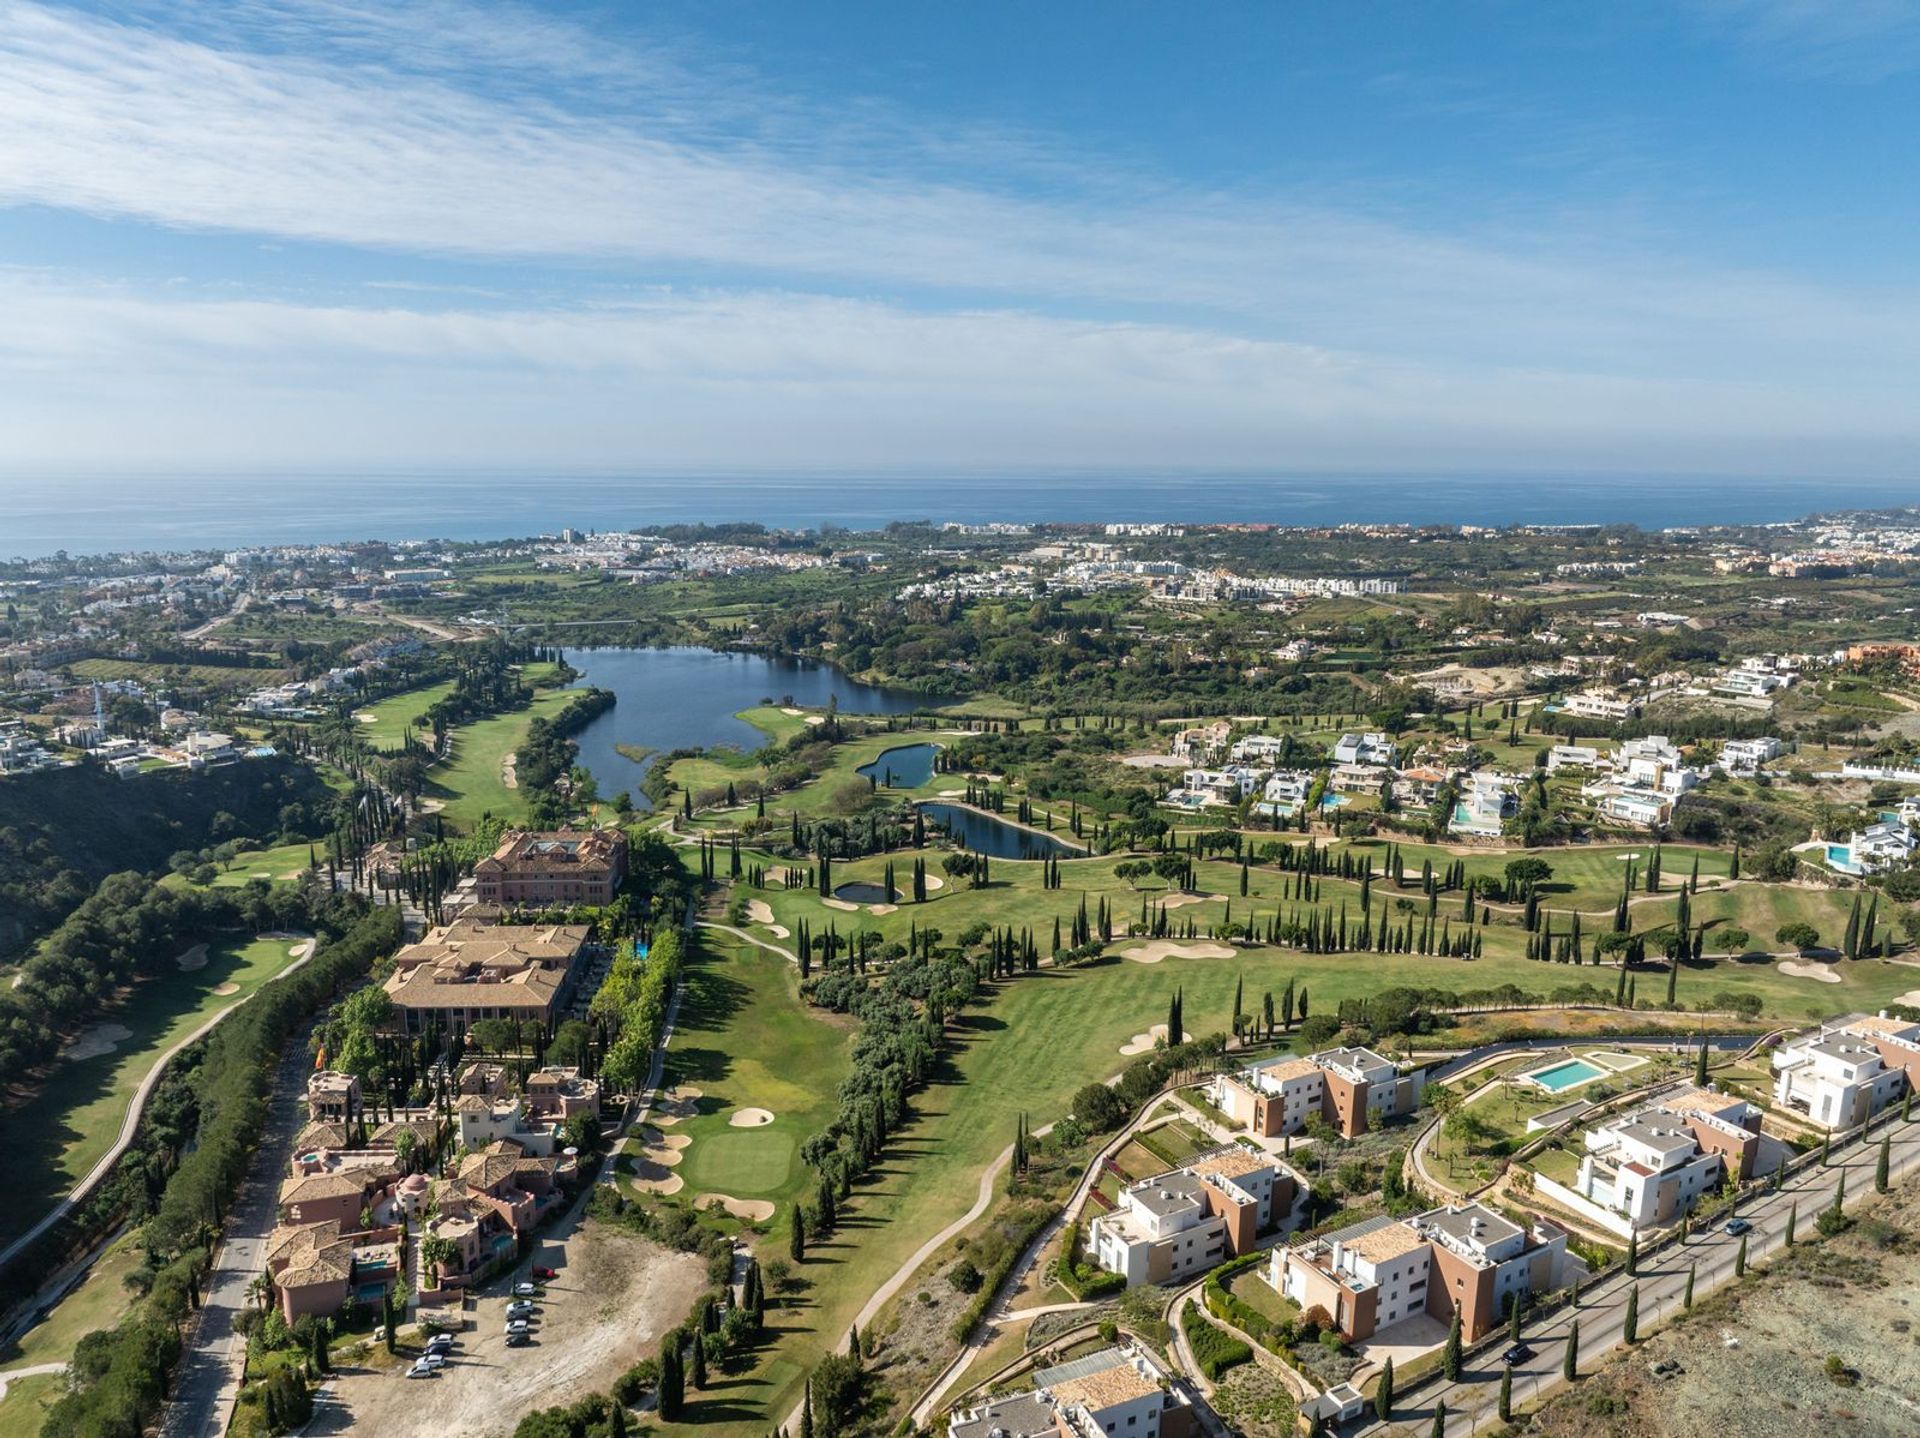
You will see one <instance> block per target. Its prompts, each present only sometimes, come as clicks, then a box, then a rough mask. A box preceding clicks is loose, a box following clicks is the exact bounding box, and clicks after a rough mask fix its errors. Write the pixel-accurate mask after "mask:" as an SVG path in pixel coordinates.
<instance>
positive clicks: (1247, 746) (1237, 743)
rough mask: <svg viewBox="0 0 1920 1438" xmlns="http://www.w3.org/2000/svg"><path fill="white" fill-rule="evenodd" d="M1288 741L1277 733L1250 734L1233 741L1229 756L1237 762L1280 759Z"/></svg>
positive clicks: (1260, 761)
mask: <svg viewBox="0 0 1920 1438" xmlns="http://www.w3.org/2000/svg"><path fill="white" fill-rule="evenodd" d="M1286 747H1287V741H1286V740H1284V739H1282V738H1280V737H1279V736H1278V735H1275V734H1248V735H1245V736H1243V737H1242V738H1239V739H1236V740H1234V741H1233V747H1232V748H1231V749H1229V750H1228V751H1227V758H1228V759H1230V760H1232V761H1233V762H1234V763H1236V764H1258V763H1262V762H1271V761H1273V760H1275V759H1278V758H1279V757H1280V755H1281V752H1282V751H1283V750H1285V748H1286Z"/></svg>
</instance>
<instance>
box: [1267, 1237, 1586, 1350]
mask: <svg viewBox="0 0 1920 1438" xmlns="http://www.w3.org/2000/svg"><path fill="white" fill-rule="evenodd" d="M1566 1252H1567V1233H1566V1230H1565V1229H1563V1228H1561V1227H1560V1226H1559V1225H1558V1224H1555V1223H1552V1222H1550V1221H1548V1220H1546V1219H1542V1218H1536V1219H1535V1220H1533V1224H1532V1226H1531V1227H1530V1228H1522V1227H1521V1226H1520V1225H1519V1224H1516V1223H1514V1222H1512V1221H1511V1220H1509V1219H1507V1218H1504V1217H1502V1216H1501V1215H1500V1214H1498V1213H1495V1212H1494V1211H1493V1210H1492V1209H1490V1208H1488V1207H1486V1206H1485V1205H1484V1204H1479V1203H1469V1204H1462V1205H1458V1206H1450V1207H1446V1208H1436V1209H1433V1210H1431V1211H1429V1212H1427V1213H1422V1214H1419V1215H1417V1216H1416V1217H1413V1218H1408V1219H1395V1218H1370V1219H1367V1220H1365V1221H1364V1222H1361V1223H1356V1224H1352V1225H1350V1226H1349V1227H1347V1228H1342V1229H1338V1230H1336V1231H1334V1232H1332V1233H1328V1234H1323V1235H1321V1236H1320V1237H1318V1238H1314V1239H1310V1240H1308V1241H1307V1242H1304V1243H1300V1244H1296V1245H1294V1246H1292V1247H1287V1248H1278V1249H1275V1250H1274V1253H1273V1257H1272V1259H1271V1260H1270V1261H1269V1263H1268V1265H1267V1270H1266V1274H1267V1281H1268V1282H1269V1283H1271V1284H1272V1285H1273V1286H1274V1287H1275V1288H1277V1289H1278V1290H1279V1291H1280V1292H1281V1293H1283V1294H1285V1295H1286V1296H1287V1297H1288V1298H1290V1299H1292V1300H1293V1301H1294V1302H1295V1303H1297V1304H1299V1305H1300V1307H1301V1309H1302V1310H1303V1311H1312V1310H1313V1309H1319V1310H1320V1311H1321V1313H1322V1314H1324V1315H1325V1316H1326V1317H1327V1318H1328V1319H1329V1320H1330V1321H1331V1323H1332V1324H1333V1326H1335V1327H1337V1328H1338V1329H1339V1330H1340V1332H1341V1333H1342V1334H1343V1335H1344V1336H1345V1337H1346V1338H1347V1340H1348V1341H1350V1342H1362V1341H1364V1340H1366V1339H1368V1338H1371V1337H1372V1336H1373V1335H1374V1334H1376V1333H1379V1332H1382V1331H1384V1330H1385V1329H1388V1328H1391V1327H1392V1326H1393V1325H1394V1324H1396V1323H1399V1322H1401V1321H1403V1320H1405V1319H1407V1318H1411V1317H1413V1316H1414V1315H1416V1314H1420V1313H1425V1314H1428V1315H1430V1316H1432V1317H1434V1318H1437V1319H1441V1320H1443V1321H1445V1320H1448V1319H1450V1318H1451V1317H1452V1315H1453V1310H1454V1307H1455V1305H1456V1304H1457V1305H1458V1306H1459V1309H1460V1323H1461V1330H1462V1332H1463V1334H1464V1335H1465V1337H1466V1340H1467V1341H1468V1342H1472V1341H1474V1340H1475V1339H1478V1338H1481V1337H1484V1336H1485V1335H1486V1334H1487V1333H1489V1332H1491V1331H1492V1330H1493V1329H1494V1328H1495V1327H1496V1326H1497V1325H1498V1324H1499V1323H1500V1322H1501V1321H1502V1319H1503V1318H1504V1317H1505V1314H1506V1307H1507V1303H1508V1301H1509V1300H1510V1299H1515V1298H1517V1297H1519V1296H1522V1295H1527V1294H1535V1293H1544V1292H1546V1291H1548V1290H1550V1289H1552V1288H1555V1287H1557V1286H1559V1284H1560V1283H1561V1281H1562V1279H1563V1275H1564V1270H1565V1266H1566V1262H1567V1257H1566Z"/></svg>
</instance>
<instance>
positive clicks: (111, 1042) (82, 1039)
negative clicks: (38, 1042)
mask: <svg viewBox="0 0 1920 1438" xmlns="http://www.w3.org/2000/svg"><path fill="white" fill-rule="evenodd" d="M132 1037H133V1030H132V1029H129V1028H124V1027H122V1026H121V1025H119V1024H95V1025H94V1026H93V1027H92V1028H90V1029H88V1030H87V1031H86V1032H85V1033H83V1034H79V1035H77V1036H76V1037H75V1038H74V1040H73V1041H72V1042H71V1043H69V1044H68V1045H67V1046H66V1047H65V1048H63V1049H61V1050H60V1057H61V1058H63V1059H97V1058H99V1057H100V1055H101V1054H110V1053H112V1052H113V1051H114V1050H115V1049H117V1048H119V1047H120V1044H121V1042H122V1040H125V1039H130V1038H132Z"/></svg>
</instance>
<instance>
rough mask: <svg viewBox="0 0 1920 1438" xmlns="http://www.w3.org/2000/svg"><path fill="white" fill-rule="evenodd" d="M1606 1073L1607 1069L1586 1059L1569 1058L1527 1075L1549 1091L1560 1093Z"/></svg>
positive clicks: (1590, 1081)
mask: <svg viewBox="0 0 1920 1438" xmlns="http://www.w3.org/2000/svg"><path fill="white" fill-rule="evenodd" d="M1605 1074H1606V1070H1605V1069H1601V1068H1597V1067H1595V1066H1594V1065H1593V1064H1590V1063H1588V1062H1587V1061H1586V1060H1585V1059H1568V1060H1567V1061H1566V1062H1565V1063H1558V1064H1554V1065H1552V1066H1551V1067H1549V1068H1543V1069H1535V1070H1534V1071H1533V1072H1532V1073H1530V1074H1528V1075H1527V1077H1528V1078H1530V1079H1532V1080H1533V1081H1534V1082H1535V1083H1537V1084H1539V1085H1540V1087H1541V1088H1543V1089H1545V1090H1547V1092H1548V1093H1560V1092H1563V1091H1564V1090H1566V1089H1570V1088H1578V1087H1579V1086H1580V1085H1581V1084H1583V1083H1592V1082H1593V1081H1594V1080H1595V1079H1597V1078H1602V1077H1604V1076H1605Z"/></svg>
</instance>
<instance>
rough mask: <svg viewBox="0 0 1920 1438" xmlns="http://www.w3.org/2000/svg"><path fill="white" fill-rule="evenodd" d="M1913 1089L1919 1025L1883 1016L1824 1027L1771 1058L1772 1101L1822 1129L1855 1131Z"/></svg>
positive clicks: (1918, 1079)
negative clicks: (1855, 1128) (1851, 1129)
mask: <svg viewBox="0 0 1920 1438" xmlns="http://www.w3.org/2000/svg"><path fill="white" fill-rule="evenodd" d="M1916 1085H1920V1024H1913V1023H1908V1022H1906V1021H1905V1020H1903V1019H1890V1018H1887V1017H1886V1016H1884V1015H1881V1016H1878V1017H1872V1018H1866V1017H1856V1018H1851V1019H1845V1020H1842V1021H1841V1022H1839V1023H1837V1024H1826V1025H1822V1026H1821V1027H1820V1029H1818V1030H1817V1031H1816V1032H1814V1033H1811V1034H1805V1035H1802V1036H1801V1037H1800V1038H1798V1039H1795V1040H1794V1041H1793V1042H1792V1043H1789V1044H1786V1045H1783V1046H1782V1047H1781V1048H1779V1049H1778V1050H1776V1051H1775V1053H1774V1055H1773V1101H1774V1102H1775V1103H1777V1104H1779V1105H1780V1106H1781V1107H1782V1108H1784V1109H1788V1110H1791V1111H1792V1112H1794V1113H1796V1114H1799V1115H1800V1116H1801V1117H1803V1118H1805V1119H1806V1120H1807V1121H1809V1122H1810V1123H1813V1124H1816V1125H1818V1126H1819V1127H1821V1128H1827V1129H1846V1128H1853V1127H1855V1126H1856V1125H1858V1124H1861V1123H1864V1122H1866V1120H1867V1119H1868V1117H1870V1116H1871V1115H1873V1114H1876V1113H1878V1112H1880V1110H1882V1109H1884V1108H1886V1107H1887V1105H1889V1104H1892V1103H1897V1102H1899V1101H1900V1098H1901V1095H1903V1094H1904V1093H1906V1092H1907V1091H1908V1090H1909V1089H1910V1088H1913V1087H1915V1086H1916Z"/></svg>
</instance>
